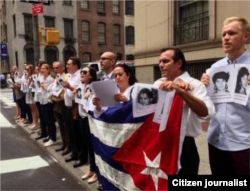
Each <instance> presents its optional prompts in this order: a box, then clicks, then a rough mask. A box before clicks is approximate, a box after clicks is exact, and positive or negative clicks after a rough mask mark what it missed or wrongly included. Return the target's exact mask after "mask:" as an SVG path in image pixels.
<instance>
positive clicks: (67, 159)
mask: <svg viewBox="0 0 250 191" xmlns="http://www.w3.org/2000/svg"><path fill="white" fill-rule="evenodd" d="M73 160H77V158H76V157H72V156H70V157H69V158H66V159H65V162H71V161H73Z"/></svg>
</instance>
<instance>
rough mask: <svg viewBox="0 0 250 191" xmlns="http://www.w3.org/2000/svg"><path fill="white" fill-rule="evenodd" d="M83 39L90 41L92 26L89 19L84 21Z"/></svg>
mask: <svg viewBox="0 0 250 191" xmlns="http://www.w3.org/2000/svg"><path fill="white" fill-rule="evenodd" d="M82 41H83V42H89V41H90V27H89V22H88V21H82Z"/></svg>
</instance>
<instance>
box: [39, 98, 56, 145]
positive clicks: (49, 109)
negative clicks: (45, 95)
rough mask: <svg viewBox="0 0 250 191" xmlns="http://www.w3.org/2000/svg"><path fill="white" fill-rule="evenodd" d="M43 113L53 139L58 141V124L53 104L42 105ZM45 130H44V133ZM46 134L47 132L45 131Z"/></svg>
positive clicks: (50, 136)
mask: <svg viewBox="0 0 250 191" xmlns="http://www.w3.org/2000/svg"><path fill="white" fill-rule="evenodd" d="M41 109H42V113H43V116H44V119H45V124H46V127H47V128H48V135H49V138H50V139H51V140H52V141H56V126H55V119H54V112H53V104H52V103H47V104H45V105H41ZM43 133H45V132H42V134H43ZM45 134H46V133H45Z"/></svg>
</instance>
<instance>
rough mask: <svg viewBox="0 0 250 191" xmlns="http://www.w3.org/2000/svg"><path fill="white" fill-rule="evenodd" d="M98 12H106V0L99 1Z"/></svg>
mask: <svg viewBox="0 0 250 191" xmlns="http://www.w3.org/2000/svg"><path fill="white" fill-rule="evenodd" d="M97 12H101V13H104V12H105V1H104V0H102V1H97Z"/></svg>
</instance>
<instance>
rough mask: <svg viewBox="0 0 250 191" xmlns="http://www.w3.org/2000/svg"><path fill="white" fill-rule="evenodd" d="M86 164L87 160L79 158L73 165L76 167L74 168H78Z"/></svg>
mask: <svg viewBox="0 0 250 191" xmlns="http://www.w3.org/2000/svg"><path fill="white" fill-rule="evenodd" d="M84 164H86V162H83V161H81V160H78V161H76V162H75V164H73V167H74V168H77V167H79V166H82V165H84Z"/></svg>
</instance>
